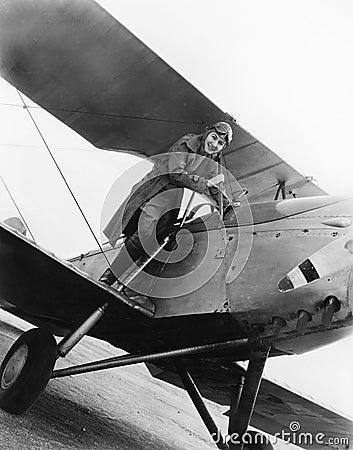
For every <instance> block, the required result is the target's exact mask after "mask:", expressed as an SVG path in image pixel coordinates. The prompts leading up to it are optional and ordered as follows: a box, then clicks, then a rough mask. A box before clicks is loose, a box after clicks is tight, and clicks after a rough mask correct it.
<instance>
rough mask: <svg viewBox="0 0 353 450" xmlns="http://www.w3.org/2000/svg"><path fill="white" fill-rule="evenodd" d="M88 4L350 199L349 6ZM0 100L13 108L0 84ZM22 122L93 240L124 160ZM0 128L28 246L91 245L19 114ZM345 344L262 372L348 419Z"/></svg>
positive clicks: (350, 366) (6, 114) (51, 128)
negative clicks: (103, 11)
mask: <svg viewBox="0 0 353 450" xmlns="http://www.w3.org/2000/svg"><path fill="white" fill-rule="evenodd" d="M99 3H100V4H102V6H104V7H105V8H106V9H108V11H109V12H110V13H112V14H113V15H114V16H115V17H116V18H117V19H118V20H120V21H121V22H122V23H123V24H124V25H125V26H127V28H129V29H130V30H131V31H132V32H134V33H135V34H136V35H137V36H138V37H139V38H140V39H142V40H143V41H144V42H145V43H146V44H147V45H149V46H150V47H151V48H152V49H153V50H154V51H156V53H158V54H159V55H160V56H161V57H162V58H163V59H165V60H166V61H167V62H168V63H169V64H171V65H172V67H174V68H175V69H176V70H177V71H178V72H179V73H181V74H182V75H184V76H185V77H186V78H187V79H188V80H189V81H190V82H191V83H192V84H194V85H195V86H196V87H197V88H198V89H200V90H201V91H202V92H203V93H204V94H206V95H207V96H208V97H209V98H210V99H211V100H212V101H214V102H215V103H216V104H218V106H220V107H221V108H222V109H224V110H225V111H227V112H229V113H231V114H233V115H234V116H235V118H236V119H237V121H238V122H239V123H240V124H241V125H242V126H243V127H245V128H246V129H248V130H249V131H250V132H251V133H252V134H254V135H255V136H256V137H257V138H259V139H260V140H261V141H262V142H263V143H264V144H266V145H267V146H268V147H270V148H271V149H273V150H274V151H275V152H276V153H278V154H279V155H280V156H281V157H282V158H283V159H285V160H286V161H287V162H289V163H290V164H292V165H293V166H294V167H295V168H296V169H298V170H299V171H302V172H303V173H304V174H305V175H312V176H314V177H315V179H316V183H317V184H318V185H319V186H320V187H322V188H324V189H326V190H327V191H328V192H329V193H333V194H336V193H337V194H339V193H343V194H350V192H353V179H352V176H351V172H352V168H351V166H352V157H351V153H352V151H353V127H352V121H353V87H352V82H351V80H353V58H352V46H353V33H352V23H353V3H352V2H351V1H350V0H340V1H339V2H338V1H337V0H310V1H308V0H306V1H304V0H295V1H294V0H285V1H284V0H266V1H263V0H262V1H261V0H247V1H245V0H218V1H217V2H214V1H209V0H198V1H196V0H193V1H192V2H191V1H190V0H188V1H187V0H178V1H174V0H173V1H172V0H169V1H168V2H166V1H165V0H164V1H162V0H148V1H146V0H144V1H143V0H101V1H100V2H99ZM0 103H1V104H3V103H11V104H17V105H19V104H20V101H19V97H18V94H17V93H16V91H15V90H14V89H13V88H11V87H9V86H8V85H7V83H6V82H5V81H3V80H2V79H1V80H0ZM32 113H33V114H34V117H35V119H36V121H37V123H38V125H39V127H40V128H41V130H42V132H43V134H44V136H45V138H46V139H47V142H48V144H49V146H50V148H51V150H52V151H53V152H54V154H55V157H56V159H57V161H58V163H59V165H60V166H61V168H62V170H63V172H64V173H65V176H66V177H67V179H68V181H69V183H70V185H71V187H72V189H73V190H74V192H75V194H76V196H77V198H78V200H79V202H80V204H81V206H82V208H83V209H84V211H85V213H86V215H87V218H88V220H89V221H90V223H91V225H92V226H93V228H94V229H95V231H96V232H97V233H98V231H99V218H100V213H101V208H102V202H103V200H104V198H105V195H106V193H107V192H108V190H109V187H110V186H111V184H112V183H113V181H114V180H115V179H116V178H117V176H118V175H119V173H120V172H121V171H122V170H123V169H124V168H126V167H127V166H128V165H129V164H130V163H131V162H132V161H136V159H135V158H132V157H127V156H125V155H119V154H110V153H109V152H102V151H97V150H94V149H93V148H92V147H91V146H90V145H89V144H88V143H87V142H85V141H84V140H83V139H82V138H81V137H79V136H77V135H76V134H75V133H73V132H72V131H71V130H70V129H69V128H67V127H65V126H64V125H62V124H61V123H59V122H58V121H57V120H56V119H54V118H52V117H51V116H50V115H49V114H48V113H46V112H45V111H41V110H32ZM0 119H1V123H2V127H1V135H0V175H1V176H2V177H3V178H4V179H5V181H6V183H7V185H8V187H9V189H10V190H11V193H12V195H13V196H14V199H15V200H16V202H17V203H18V205H19V206H20V209H21V212H22V214H23V215H24V216H25V218H26V221H27V222H28V224H29V227H30V228H31V231H32V233H33V234H34V236H35V237H36V239H38V242H39V243H41V244H42V245H44V246H45V247H47V248H49V249H51V250H53V251H54V252H56V253H57V254H59V255H61V256H71V255H74V254H77V253H80V252H83V251H86V250H87V249H89V248H92V247H95V246H96V245H95V243H94V241H93V240H92V238H91V237H90V234H89V232H88V231H87V228H86V227H85V226H84V224H83V221H82V219H81V217H80V216H79V214H78V213H77V210H76V207H75V205H74V204H73V202H72V200H71V199H70V197H69V195H68V193H67V191H66V188H65V186H64V185H63V184H62V181H61V180H60V178H59V175H58V174H57V171H56V169H55V168H54V167H53V164H52V162H51V161H50V159H49V156H48V153H47V152H46V151H45V150H44V149H43V145H42V142H41V140H40V138H39V136H38V133H37V132H36V130H35V129H34V127H33V125H32V124H31V123H30V121H29V118H28V113H27V111H26V110H24V109H22V108H20V107H17V106H4V105H0ZM23 146H24V147H23ZM0 194H1V196H2V202H0V219H1V220H2V219H5V218H6V217H8V216H9V215H17V213H16V211H15V210H14V207H13V205H12V204H11V201H10V200H9V198H8V196H7V193H6V191H5V189H4V187H3V186H1V183H0ZM264 301H265V299H264ZM352 344H353V339H352V338H350V339H348V340H346V341H343V342H341V343H338V344H335V345H333V346H330V347H327V348H325V349H322V350H320V351H316V352H312V353H310V354H307V355H305V356H302V357H290V358H285V359H283V358H281V359H277V360H271V361H270V362H269V363H268V366H267V373H269V374H271V375H273V376H275V377H276V378H278V379H280V380H284V381H288V383H289V384H292V385H296V386H297V387H298V388H299V389H300V390H302V391H303V392H306V393H312V394H313V395H314V396H315V397H317V398H318V399H320V400H321V401H323V402H327V403H330V404H332V405H335V406H336V407H338V408H340V409H342V410H344V411H346V412H347V413H349V414H351V415H353V407H352V406H351V403H352V398H353V389H352V381H351V378H352V376H351V374H352V373H353V358H352V350H351V348H352Z"/></svg>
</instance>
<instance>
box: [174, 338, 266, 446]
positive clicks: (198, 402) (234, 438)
mask: <svg viewBox="0 0 353 450" xmlns="http://www.w3.org/2000/svg"><path fill="white" fill-rule="evenodd" d="M269 352H270V346H269V345H268V344H266V343H261V344H259V343H255V344H254V345H253V347H252V351H251V355H250V359H249V366H248V369H247V372H246V376H245V381H244V377H243V376H241V377H240V378H239V380H238V383H237V384H236V385H235V386H232V388H231V407H230V411H229V426H228V437H227V439H226V438H225V437H224V436H222V434H221V432H220V430H219V429H218V428H217V426H216V424H215V423H214V421H213V419H212V417H211V415H210V413H209V412H208V410H207V407H206V405H205V403H204V402H203V400H202V397H201V395H200V393H199V391H198V389H197V387H196V385H195V382H194V381H193V379H192V378H191V375H190V373H189V372H188V371H187V370H186V369H185V368H184V367H183V366H182V365H180V364H178V366H177V368H178V372H179V376H180V379H181V381H182V383H183V385H184V387H185V389H186V391H187V392H188V394H189V396H190V398H191V400H192V402H193V403H194V405H195V408H196V409H197V411H198V413H199V414H200V417H201V419H202V420H203V422H204V424H205V425H206V428H207V429H208V431H209V432H210V434H211V436H212V439H213V440H214V442H215V443H216V445H217V447H218V448H219V449H232V450H242V449H243V447H244V443H245V447H246V448H247V449H255V448H256V449H259V450H260V449H265V448H266V449H269V448H271V447H272V446H271V444H269V443H268V442H264V443H262V442H263V441H266V438H265V437H264V436H262V435H261V436H258V435H259V433H255V432H248V431H247V430H248V427H249V424H250V420H251V417H252V414H253V411H254V406H255V402H256V398H257V394H258V392H259V388H260V384H261V378H262V373H263V370H264V367H265V363H266V360H267V358H268V355H269ZM245 434H246V438H247V439H245V436H244V435H245ZM243 436H244V439H243ZM260 437H261V438H263V439H260ZM227 441H229V442H228V443H227ZM260 442H261V443H260Z"/></svg>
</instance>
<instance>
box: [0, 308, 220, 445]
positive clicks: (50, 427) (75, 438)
mask: <svg viewBox="0 0 353 450" xmlns="http://www.w3.org/2000/svg"><path fill="white" fill-rule="evenodd" d="M1 318H2V320H4V319H3V317H2V316H1ZM8 322H9V320H8V317H6V322H5V321H4V322H2V321H0V360H2V359H3V357H4V355H5V354H6V352H7V350H8V349H9V348H10V346H11V345H12V343H13V342H14V340H15V339H16V337H17V336H19V335H20V334H21V333H22V329H26V328H30V327H26V325H25V323H24V322H22V321H17V319H14V320H12V319H11V321H10V322H11V323H10V324H9V323H8ZM117 353H119V354H120V353H121V352H120V351H118V350H117V349H115V348H114V347H112V346H111V345H109V344H107V343H105V342H102V341H98V340H95V339H91V338H84V339H83V341H82V342H81V343H80V344H79V345H78V346H77V347H75V348H74V350H73V351H72V353H70V354H69V356H68V357H67V358H66V359H65V360H61V361H59V362H58V364H57V367H64V366H68V365H72V364H81V363H84V362H88V361H93V360H96V359H103V358H109V357H112V356H116V355H117ZM29 388H30V387H29ZM209 405H210V408H211V413H212V414H213V415H215V419H216V420H217V421H219V425H221V426H222V427H224V426H225V424H226V418H225V417H224V416H222V412H223V411H224V410H225V408H221V407H219V406H218V405H216V404H210V403H209ZM0 448H1V450H4V449H6V450H7V449H11V450H12V449H24V448H26V449H33V450H34V449H36V450H38V449H46V450H47V449H50V450H52V449H53V450H54V449H82V450H83V449H84V450H88V449H100V450H104V449H133V450H135V449H136V450H139V449H141V450H142V449H144V450H146V449H156V450H157V449H158V450H160V449H163V450H172V449H174V450H175V449H180V450H186V449H197V450H202V449H214V448H215V446H214V444H213V443H212V442H211V440H210V437H209V435H208V432H207V430H206V429H205V427H204V425H203V423H202V422H201V419H200V418H199V417H198V415H197V413H196V410H195V409H194V406H193V405H192V403H191V401H190V399H189V398H188V396H187V394H186V393H185V392H184V391H183V390H181V389H178V388H176V387H174V386H170V385H168V384H166V383H163V382H161V381H158V380H155V379H153V378H152V376H151V375H150V374H149V372H148V370H147V368H146V367H145V366H144V365H138V366H132V367H123V368H119V369H110V370H105V371H101V372H97V373H90V374H85V375H76V376H71V377H66V378H62V379H55V380H51V381H50V382H49V385H48V387H47V389H46V390H45V392H44V393H43V394H42V395H41V396H40V398H39V399H38V401H37V402H36V403H35V404H34V405H33V406H32V408H31V409H30V410H29V411H27V412H26V413H25V414H24V415H22V416H14V415H11V414H9V413H7V412H5V411H2V410H0Z"/></svg>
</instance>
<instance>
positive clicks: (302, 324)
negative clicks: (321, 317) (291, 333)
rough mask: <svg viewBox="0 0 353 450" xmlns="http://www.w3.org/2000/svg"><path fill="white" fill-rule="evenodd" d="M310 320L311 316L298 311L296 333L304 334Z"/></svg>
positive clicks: (301, 310) (306, 312) (305, 312)
mask: <svg viewBox="0 0 353 450" xmlns="http://www.w3.org/2000/svg"><path fill="white" fill-rule="evenodd" d="M311 320H312V317H311V314H310V313H308V311H304V310H303V309H300V310H299V311H298V321H297V331H298V333H300V334H304V332H305V330H306V328H307V326H308V322H310V321H311Z"/></svg>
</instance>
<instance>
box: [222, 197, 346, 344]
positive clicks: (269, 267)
mask: <svg viewBox="0 0 353 450" xmlns="http://www.w3.org/2000/svg"><path fill="white" fill-rule="evenodd" d="M252 210H253V213H254V219H255V220H254V225H253V226H245V227H243V230H242V233H243V234H244V233H249V234H252V237H253V240H252V248H251V252H250V254H249V257H248V259H247V262H246V264H245V265H244V268H243V270H242V271H241V272H240V274H239V275H238V276H237V277H236V278H235V279H234V280H233V281H231V282H230V283H228V284H227V297H228V300H229V306H230V311H231V313H232V314H233V315H234V317H235V318H236V319H237V321H238V322H239V323H241V324H243V325H244V326H245V327H247V328H248V329H251V328H252V327H253V326H254V325H256V326H259V325H260V326H261V327H263V328H264V331H263V335H264V336H269V337H272V338H274V342H276V341H278V342H277V344H274V345H276V347H277V348H279V349H281V350H283V351H286V352H289V353H302V352H305V351H309V350H312V349H313V348H317V347H320V346H323V345H326V344H328V343H330V342H333V341H335V340H337V339H340V338H342V337H345V336H346V335H347V334H348V333H349V332H351V327H349V326H350V325H352V310H351V306H352V305H351V304H350V300H351V270H352V269H351V268H352V266H351V265H350V264H348V265H346V266H344V267H343V268H340V269H339V270H336V267H335V265H332V272H331V273H330V274H329V275H328V276H326V277H322V278H318V279H316V280H313V281H310V282H306V283H305V284H304V285H303V286H301V287H299V288H297V289H291V290H289V291H287V292H281V291H280V290H279V288H278V283H279V282H280V280H281V279H282V278H283V277H284V276H285V275H286V274H287V273H288V272H290V271H291V270H292V269H293V268H294V267H296V266H298V265H300V263H302V262H303V261H305V260H307V259H308V258H310V256H311V255H313V254H314V253H316V252H318V251H319V250H320V249H322V248H324V247H325V246H327V245H329V244H330V243H332V242H334V241H335V240H337V239H339V238H340V237H342V236H344V235H346V234H348V233H351V232H352V226H351V218H352V215H353V201H352V199H346V200H344V199H335V198H332V197H329V196H327V197H318V198H312V199H310V201H309V199H297V200H284V201H280V202H269V203H267V204H264V203H263V204H258V205H256V204H255V205H252ZM261 211H262V212H263V214H261ZM261 216H263V218H261ZM271 216H272V217H273V218H274V220H271ZM327 223H329V225H327ZM227 231H228V238H230V237H233V239H232V241H231V245H229V246H228V248H227V260H226V265H227V266H228V267H226V272H227V270H228V271H229V267H230V264H231V262H230V261H231V259H232V258H233V257H234V252H235V247H236V245H237V237H238V235H239V230H237V229H235V228H233V229H232V228H229V229H228V230H227ZM342 251H343V249H342ZM351 263H353V259H352V261H351ZM326 265H327V264H326ZM329 296H334V297H337V299H338V300H339V301H340V310H339V311H338V312H336V313H335V315H334V317H333V321H332V323H331V326H330V328H329V329H328V330H327V329H325V328H323V326H322V324H321V322H322V315H323V306H324V300H325V299H326V298H327V297H329ZM299 311H307V312H308V313H309V314H310V315H311V318H312V320H311V321H310V322H309V323H308V326H307V329H306V331H305V334H304V335H303V336H302V335H299V334H298V333H297V332H296V326H297V321H298V312H299ZM274 318H277V320H278V318H280V319H282V320H283V325H284V326H283V328H281V330H280V331H279V332H278V330H277V333H276V336H275V335H274V331H273V320H274Z"/></svg>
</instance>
